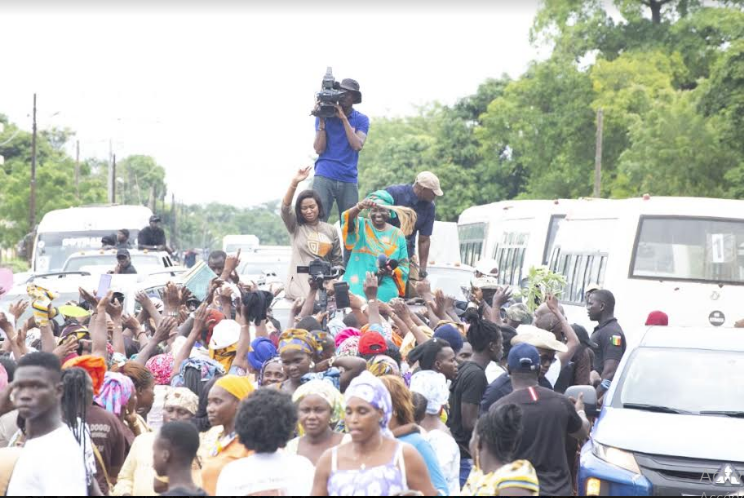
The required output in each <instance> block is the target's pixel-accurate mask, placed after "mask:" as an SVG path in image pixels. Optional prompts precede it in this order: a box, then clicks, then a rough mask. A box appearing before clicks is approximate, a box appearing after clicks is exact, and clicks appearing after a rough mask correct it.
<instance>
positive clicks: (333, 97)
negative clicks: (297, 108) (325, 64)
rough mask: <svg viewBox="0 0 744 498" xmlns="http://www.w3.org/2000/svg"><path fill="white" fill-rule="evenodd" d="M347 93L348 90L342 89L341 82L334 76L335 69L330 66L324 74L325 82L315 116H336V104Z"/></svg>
mask: <svg viewBox="0 0 744 498" xmlns="http://www.w3.org/2000/svg"><path fill="white" fill-rule="evenodd" d="M345 94H346V90H342V89H341V84H340V83H339V82H338V81H336V79H335V78H334V77H333V71H332V69H331V68H330V67H329V68H328V69H327V70H326V74H325V76H323V83H322V84H321V87H320V92H318V94H317V98H318V107H317V108H316V109H313V112H312V113H311V114H312V115H313V116H316V117H319V118H333V117H335V116H336V113H337V112H336V105H337V104H338V103H339V101H340V100H341V97H343V96H344V95H345Z"/></svg>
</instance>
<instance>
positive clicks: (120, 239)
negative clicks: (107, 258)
mask: <svg viewBox="0 0 744 498" xmlns="http://www.w3.org/2000/svg"><path fill="white" fill-rule="evenodd" d="M116 248H117V249H131V248H132V243H131V242H129V230H127V229H126V228H122V229H121V230H119V231H118V232H117V233H116Z"/></svg>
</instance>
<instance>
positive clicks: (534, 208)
mask: <svg viewBox="0 0 744 498" xmlns="http://www.w3.org/2000/svg"><path fill="white" fill-rule="evenodd" d="M605 202H606V201H605V200H604V199H592V198H585V199H554V200H523V201H522V200H511V201H501V202H494V203H492V204H486V205H484V206H474V207H471V208H468V209H466V210H465V211H463V213H462V214H461V215H460V220H459V222H458V224H460V225H467V224H470V223H479V222H485V221H495V220H499V219H520V218H534V217H535V216H537V215H544V214H557V215H567V214H568V213H570V212H572V211H573V210H575V209H579V208H583V207H587V206H593V205H596V204H604V203H605Z"/></svg>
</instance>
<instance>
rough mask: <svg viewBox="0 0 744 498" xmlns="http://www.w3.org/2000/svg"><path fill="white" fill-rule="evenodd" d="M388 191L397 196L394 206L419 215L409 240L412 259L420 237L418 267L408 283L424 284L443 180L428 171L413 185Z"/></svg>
mask: <svg viewBox="0 0 744 498" xmlns="http://www.w3.org/2000/svg"><path fill="white" fill-rule="evenodd" d="M385 190H387V191H388V193H389V194H390V195H392V196H393V201H394V202H393V204H395V205H396V206H404V207H407V208H411V209H413V210H414V211H416V215H417V216H418V217H417V218H416V226H415V227H414V229H413V233H412V234H411V235H409V236H408V254H409V256H410V257H411V258H413V255H414V254H416V252H415V249H416V237H417V236H418V245H419V252H418V267H416V265H411V273H410V275H409V276H408V279H409V281H410V282H414V281H416V280H424V279H426V277H427V276H428V274H427V272H426V269H427V266H428V263H429V249H430V248H431V235H432V233H434V220H435V219H436V215H437V208H436V205H435V204H434V199H436V198H437V197H441V196H443V195H444V192H442V188H441V186H440V184H439V178H437V175H435V174H434V173H432V172H430V171H424V172H423V173H419V175H418V176H417V177H416V181H415V182H414V183H413V185H411V184H407V185H393V186H392V187H388V188H386V189H385ZM390 222H391V224H393V225H395V224H396V222H398V220H390ZM397 224H398V225H399V224H400V223H399V222H398V223H397Z"/></svg>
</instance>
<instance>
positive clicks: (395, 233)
mask: <svg viewBox="0 0 744 498" xmlns="http://www.w3.org/2000/svg"><path fill="white" fill-rule="evenodd" d="M341 234H342V237H343V242H344V246H345V247H346V250H347V251H351V257H350V258H349V264H348V265H346V274H345V275H344V281H345V282H348V283H349V288H350V290H351V292H352V293H354V294H356V295H358V296H363V295H364V279H365V278H366V276H367V272H373V273H376V272H377V270H378V268H377V257H378V256H379V255H380V254H384V255H385V256H387V257H388V259H395V260H397V261H398V268H396V269H395V270H394V271H393V275H392V276H385V277H383V279H382V282H381V283H380V287H379V290H378V291H377V299H379V300H380V301H382V302H384V303H387V302H389V301H390V300H392V299H395V298H396V297H404V296H405V294H406V284H407V282H408V270H409V261H408V244H407V242H406V237H405V235H403V232H401V231H400V229H399V228H396V227H394V226H390V225H388V227H387V229H385V230H377V229H376V228H375V227H374V225H373V224H372V222H371V221H370V220H368V219H367V218H362V217H360V218H356V219H350V218H349V213H348V211H347V212H345V213H344V214H343V217H342V219H341Z"/></svg>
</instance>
